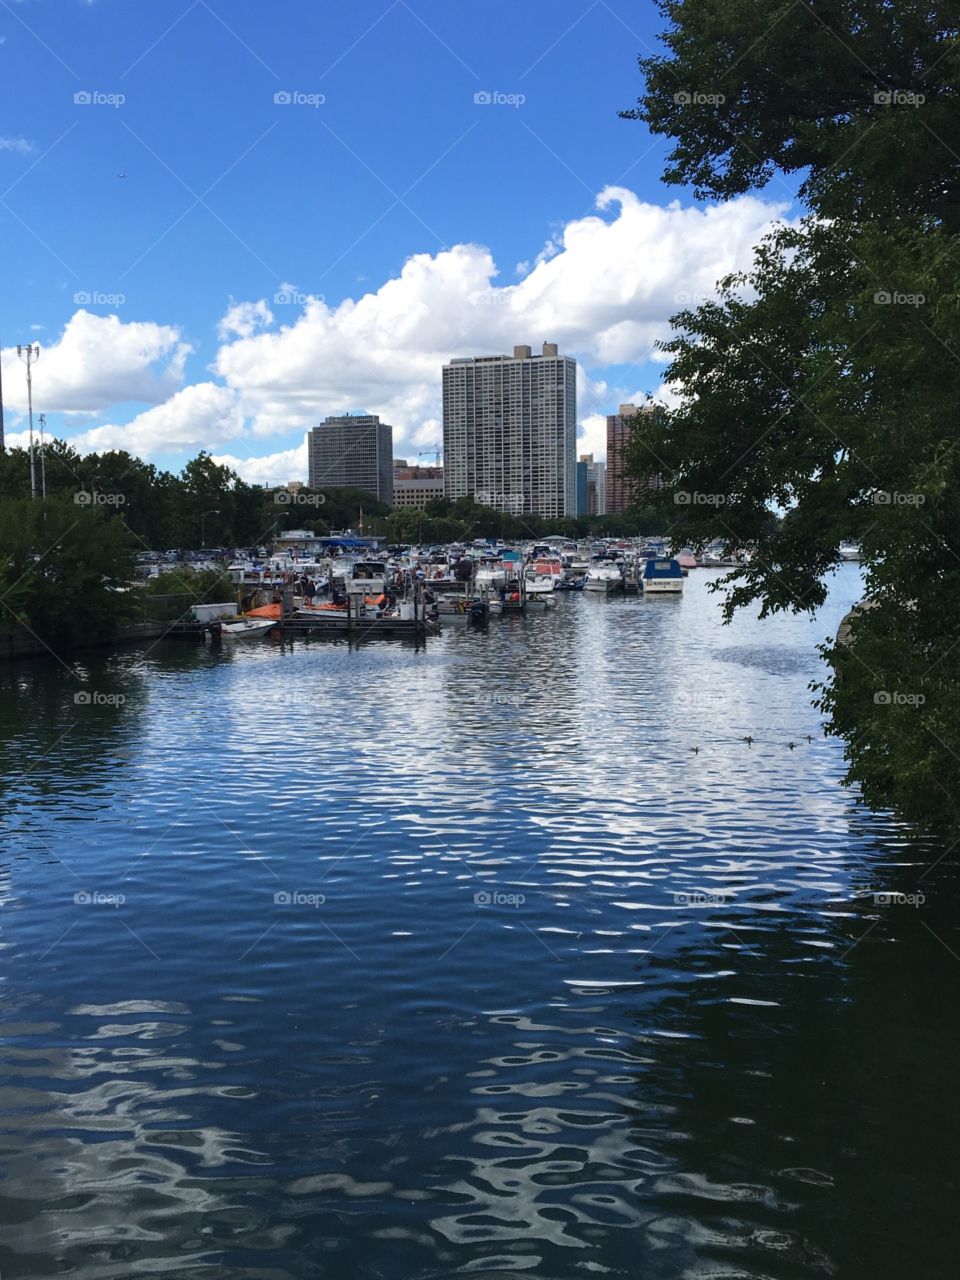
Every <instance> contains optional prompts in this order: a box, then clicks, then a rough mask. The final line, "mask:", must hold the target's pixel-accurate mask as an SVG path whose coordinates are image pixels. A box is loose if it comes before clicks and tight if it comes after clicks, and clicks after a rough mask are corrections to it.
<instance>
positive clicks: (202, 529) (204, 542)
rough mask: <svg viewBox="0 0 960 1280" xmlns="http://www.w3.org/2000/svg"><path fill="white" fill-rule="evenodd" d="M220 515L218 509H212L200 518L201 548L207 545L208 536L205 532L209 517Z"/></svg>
mask: <svg viewBox="0 0 960 1280" xmlns="http://www.w3.org/2000/svg"><path fill="white" fill-rule="evenodd" d="M219 514H220V512H219V510H218V508H217V507H211V508H210V510H209V511H204V513H203V515H202V516H201V517H200V546H201V547H205V546H206V545H207V535H206V532H205V526H206V522H207V516H218V515H219Z"/></svg>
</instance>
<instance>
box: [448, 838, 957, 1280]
mask: <svg viewBox="0 0 960 1280" xmlns="http://www.w3.org/2000/svg"><path fill="white" fill-rule="evenodd" d="M852 825H853V832H852V843H853V847H854V849H855V850H856V851H857V852H856V853H855V854H854V856H853V858H851V859H850V869H851V870H852V871H853V873H854V874H855V876H856V879H857V881H858V882H859V883H858V884H855V885H854V886H853V887H852V888H848V887H846V886H844V885H843V884H842V883H840V884H838V885H837V886H836V887H835V889H834V890H832V891H831V890H830V886H829V885H825V886H824V888H825V889H826V890H827V892H826V893H824V894H822V895H821V896H819V898H818V897H817V896H816V895H814V896H811V897H809V898H808V901H807V902H806V903H805V904H803V905H800V904H798V903H795V902H794V903H791V904H788V906H787V908H786V909H785V910H783V911H780V912H778V913H777V914H776V915H775V916H771V915H769V914H765V913H763V912H757V913H754V914H752V915H751V911H750V909H749V906H748V907H746V908H745V909H744V911H743V912H742V913H740V914H738V913H737V912H735V911H731V912H725V913H724V915H725V917H726V919H727V920H728V921H730V925H729V927H727V926H726V925H725V924H724V923H722V922H720V921H717V922H715V923H714V924H713V925H712V926H711V927H707V928H704V927H695V928H686V927H683V926H682V925H681V926H679V927H677V928H675V929H671V930H670V931H669V932H668V933H659V931H658V933H659V937H660V940H659V941H658V942H657V944H656V946H655V949H654V950H653V951H652V952H651V953H650V954H649V956H647V957H646V958H639V957H638V961H637V965H636V984H635V985H629V984H624V985H622V986H617V985H615V984H612V985H609V986H606V987H605V986H603V985H602V984H601V983H600V982H596V983H591V982H588V981H586V980H583V981H582V982H579V984H578V982H577V980H574V982H573V985H572V990H573V992H574V993H575V994H574V997H573V998H572V1000H571V1002H570V1003H569V1004H567V1003H564V1004H563V1005H562V1006H558V1007H557V1008H555V1009H550V1010H547V1011H546V1012H545V1014H544V1015H543V1016H542V1017H541V1018H540V1019H539V1020H537V1021H536V1022H534V1021H531V1020H530V1019H527V1018H523V1017H520V1016H519V1015H499V1016H496V1017H494V1018H492V1019H491V1022H492V1023H493V1024H496V1025H499V1026H500V1027H509V1028H515V1030H514V1031H512V1036H513V1041H514V1045H515V1051H514V1052H511V1053H506V1054H504V1053H500V1054H498V1055H497V1056H495V1057H490V1058H486V1059H483V1060H482V1061H481V1062H480V1063H478V1070H477V1071H476V1072H474V1073H473V1076H474V1078H475V1079H476V1080H477V1083H475V1084H474V1085H473V1086H472V1088H471V1092H472V1094H473V1095H474V1097H475V1098H476V1100H477V1110H476V1112H475V1119H474V1123H473V1125H472V1127H471V1130H470V1146H469V1148H468V1151H469V1153H467V1152H465V1151H464V1150H461V1153H460V1154H459V1155H458V1157H457V1161H458V1162H459V1163H460V1164H461V1166H462V1173H461V1175H460V1176H459V1177H456V1178H454V1179H453V1180H451V1179H450V1178H449V1176H444V1175H442V1174H440V1175H439V1176H440V1181H441V1182H442V1186H443V1191H442V1192H441V1193H440V1198H441V1199H442V1201H443V1202H444V1206H445V1207H444V1210H443V1211H442V1212H440V1213H438V1214H436V1216H434V1218H433V1220H432V1225H433V1227H434V1229H435V1230H436V1231H437V1232H439V1233H440V1235H441V1236H442V1237H443V1238H444V1239H445V1240H447V1241H449V1242H451V1243H452V1244H455V1245H458V1246H463V1247H464V1248H468V1247H469V1248H470V1249H472V1251H473V1252H472V1256H473V1258H474V1259H475V1260H476V1259H478V1258H479V1257H480V1253H478V1251H482V1253H483V1254H489V1255H490V1258H489V1263H488V1265H490V1266H493V1260H494V1258H495V1257H496V1258H497V1259H499V1261H498V1263H497V1265H498V1266H499V1265H501V1263H502V1265H503V1266H508V1265H509V1266H514V1267H516V1268H517V1269H518V1270H519V1269H520V1268H521V1266H525V1265H527V1263H528V1262H529V1258H530V1256H531V1253H532V1252H535V1253H536V1254H537V1256H538V1257H540V1258H541V1263H540V1265H541V1267H542V1270H543V1274H561V1273H564V1274H565V1273H566V1270H565V1269H569V1267H570V1266H571V1263H570V1262H569V1261H565V1260H564V1255H570V1254H574V1256H577V1254H579V1252H580V1251H581V1250H583V1251H588V1250H589V1249H590V1248H591V1246H593V1245H595V1244H597V1243H602V1247H603V1254H602V1256H603V1259H604V1264H605V1265H611V1262H613V1263H614V1265H615V1263H616V1262H617V1261H619V1262H621V1264H622V1266H623V1268H624V1274H634V1273H637V1272H636V1267H637V1266H638V1265H639V1266H640V1268H641V1270H640V1272H639V1273H640V1274H643V1275H644V1276H647V1275H651V1276H661V1275H662V1276H664V1277H667V1276H676V1275H680V1274H688V1271H689V1272H690V1273H691V1274H692V1273H693V1271H697V1273H698V1274H699V1269H700V1268H702V1267H703V1266H705V1265H706V1266H708V1267H719V1268H722V1274H734V1273H735V1274H737V1275H743V1276H756V1277H761V1276H763V1277H766V1276H768V1275H772V1274H787V1272H786V1271H784V1270H783V1269H784V1268H787V1269H788V1271H789V1274H790V1275H797V1276H807V1275H809V1276H817V1275H831V1274H838V1273H839V1274H844V1275H864V1276H866V1275H870V1276H902V1275H904V1274H922V1275H925V1276H926V1275H931V1276H941V1275H942V1276H944V1277H946V1276H947V1275H949V1274H950V1259H951V1257H953V1258H955V1256H956V1254H955V1252H953V1249H952V1245H951V1243H950V1242H949V1241H947V1240H946V1239H945V1237H944V1235H943V1234H942V1233H941V1232H935V1231H931V1230H930V1224H931V1222H932V1221H934V1220H940V1221H943V1222H947V1221H949V1220H950V1213H949V1208H950V1203H951V1201H952V1191H951V1187H952V1180H953V1167H954V1154H955V1149H956V1137H957V1133H956V1130H957V1119H958V1111H957V1105H956V1101H955V1093H956V1090H955V1079H954V1077H953V1073H952V1069H951V1066H950V1064H951V1063H954V1062H955V1061H956V1060H957V1054H956V1051H957V1049H958V1048H960V1045H958V1043H957V1041H958V1039H960V1024H958V1023H957V1020H956V1019H955V1018H953V1019H952V1021H951V1022H950V1024H949V1025H947V1026H945V1025H944V1020H943V1018H942V1014H943V1000H944V993H945V992H946V991H948V990H954V989H955V986H954V985H953V984H952V982H951V975H952V966H953V965H954V964H957V963H958V961H957V960H956V959H955V958H952V957H951V956H950V955H949V953H948V952H947V950H946V949H945V948H944V947H941V946H940V945H939V943H938V942H937V941H936V939H935V938H933V936H932V935H931V934H930V933H929V932H928V930H927V928H925V927H924V925H925V924H926V925H927V926H928V927H932V928H934V929H935V931H936V932H937V933H938V934H940V936H941V937H943V938H945V939H946V940H947V941H948V942H949V941H950V940H951V938H953V937H955V932H956V928H955V924H954V923H952V922H951V921H952V919H953V916H954V912H953V905H952V903H953V900H954V899H955V885H953V884H952V883H951V881H952V879H953V876H952V873H945V874H944V875H943V876H942V877H941V878H940V879H941V880H942V883H940V886H939V896H940V906H939V907H938V909H937V912H936V913H935V915H934V918H932V919H931V918H928V919H927V920H926V921H924V918H923V917H922V915H921V914H920V913H919V909H915V908H911V907H908V906H902V907H898V908H892V909H890V908H887V907H878V906H876V904H875V903H874V899H873V896H872V895H873V893H874V891H875V889H876V888H877V886H878V885H880V884H881V882H882V881H884V878H885V875H886V874H887V869H888V868H889V869H890V870H891V872H892V874H893V876H894V879H895V880H896V881H897V883H891V882H886V883H884V884H883V887H884V888H887V889H890V890H895V889H897V888H898V887H899V889H900V891H902V892H903V893H905V894H909V893H911V892H914V891H915V890H916V882H917V875H918V873H919V872H920V871H921V870H922V868H923V867H925V866H928V865H929V863H930V862H931V861H932V859H933V857H935V856H936V851H935V850H934V849H933V848H932V847H928V846H925V845H923V844H922V843H921V842H914V843H913V845H912V846H909V847H910V848H911V849H912V853H910V854H907V855H906V858H905V853H906V847H907V846H905V845H904V843H903V842H901V841H898V840H897V837H896V835H895V834H890V833H889V831H888V832H887V834H886V838H885V839H884V840H883V841H880V840H877V839H875V838H874V833H875V832H876V831H877V829H878V828H879V829H881V830H882V823H881V822H879V821H878V820H877V819H867V820H865V827H866V829H858V827H861V825H862V824H861V823H860V819H859V818H858V817H855V818H854V820H853V824H852ZM857 855H859V856H860V857H862V858H863V860H864V861H863V864H862V865H858V864H857V863H856V861H854V859H855V857H856V856H857ZM905 860H906V861H916V863H917V865H916V866H914V867H902V866H901V867H896V866H895V865H894V864H896V863H902V862H903V861H905ZM931 896H932V894H931ZM892 912H899V914H892ZM744 918H745V919H746V921H747V923H746V924H745V923H744ZM941 930H942V932H941ZM858 939H862V941H859V942H858V941H857V940H858ZM811 944H813V945H811ZM556 945H558V946H560V945H561V944H560V943H559V942H558V943H557V944H556ZM615 945H616V944H615ZM958 950H960V948H958ZM577 963H578V964H579V965H581V966H582V964H583V953H582V952H581V953H580V954H579V955H578V957H577ZM612 971H613V965H612V964H611V972H612ZM617 971H618V972H620V971H621V970H620V969H618V970H617ZM581 1001H582V1002H583V1006H584V1007H583V1013H582V1016H579V1008H580V1002H581ZM571 1023H574V1024H575V1025H573V1026H571ZM451 1197H453V1200H454V1204H453V1205H452V1206H450V1198H451ZM457 1201H459V1204H458V1203H456V1202H457ZM905 1203H906V1204H911V1203H912V1204H913V1208H914V1211H915V1212H916V1213H917V1214H918V1217H917V1218H916V1219H915V1220H914V1221H915V1225H913V1226H906V1225H905V1222H904V1216H903V1206H904V1204H905ZM448 1206H449V1207H448ZM623 1228H627V1230H623ZM584 1256H590V1255H589V1253H588V1252H585V1253H584ZM477 1265H479V1263H477ZM731 1268H733V1269H734V1270H730V1269H731Z"/></svg>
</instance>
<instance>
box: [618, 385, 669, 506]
mask: <svg viewBox="0 0 960 1280" xmlns="http://www.w3.org/2000/svg"><path fill="white" fill-rule="evenodd" d="M653 412H654V407H653V405H652V404H645V405H643V406H641V407H640V408H638V407H637V406H636V405H635V404H622V405H621V406H620V408H619V410H618V412H617V413H609V414H607V478H606V492H607V504H606V510H607V514H608V515H612V514H613V513H614V512H617V511H625V510H626V509H627V508H628V507H629V506H631V505H632V504H633V503H634V502H635V501H637V497H638V490H639V489H642V488H643V483H642V481H641V482H640V483H638V482H637V481H636V480H634V479H632V478H630V477H627V476H624V474H623V457H624V451H625V449H626V447H627V445H628V443H629V441H630V433H631V430H632V426H633V419H634V418H636V417H638V416H639V415H640V414H644V415H646V414H649V413H653ZM659 486H660V476H659V475H657V474H656V473H654V472H651V474H650V477H649V479H648V480H647V485H646V487H647V488H648V489H656V488H659Z"/></svg>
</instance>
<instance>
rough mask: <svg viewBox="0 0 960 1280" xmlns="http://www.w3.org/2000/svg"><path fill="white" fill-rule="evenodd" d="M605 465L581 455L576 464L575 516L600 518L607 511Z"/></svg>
mask: <svg viewBox="0 0 960 1280" xmlns="http://www.w3.org/2000/svg"><path fill="white" fill-rule="evenodd" d="M606 470H607V468H606V464H605V463H603V462H595V461H594V457H593V454H592V453H582V454H581V455H580V461H579V462H578V463H577V515H581V516H602V515H603V514H604V513H605V512H606V509H607V494H606Z"/></svg>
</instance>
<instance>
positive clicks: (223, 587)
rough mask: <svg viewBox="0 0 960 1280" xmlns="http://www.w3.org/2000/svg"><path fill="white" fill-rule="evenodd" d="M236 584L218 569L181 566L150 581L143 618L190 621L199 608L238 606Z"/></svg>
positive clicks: (159, 620)
mask: <svg viewBox="0 0 960 1280" xmlns="http://www.w3.org/2000/svg"><path fill="white" fill-rule="evenodd" d="M237 596H238V590H237V585H236V583H234V582H232V581H231V580H230V578H229V577H228V576H227V575H226V574H224V573H221V572H220V571H219V570H217V569H201V570H196V569H192V568H190V567H189V566H188V565H178V566H177V568H176V569H168V570H166V571H165V572H163V573H158V574H157V575H156V576H155V577H152V578H148V579H147V582H146V584H145V586H144V588H143V616H144V617H145V618H146V619H147V620H149V621H151V622H173V621H175V620H176V619H177V618H184V617H187V616H188V615H189V613H190V610H191V609H192V608H193V606H194V605H195V604H224V603H226V602H227V601H231V602H236V601H237Z"/></svg>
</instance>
